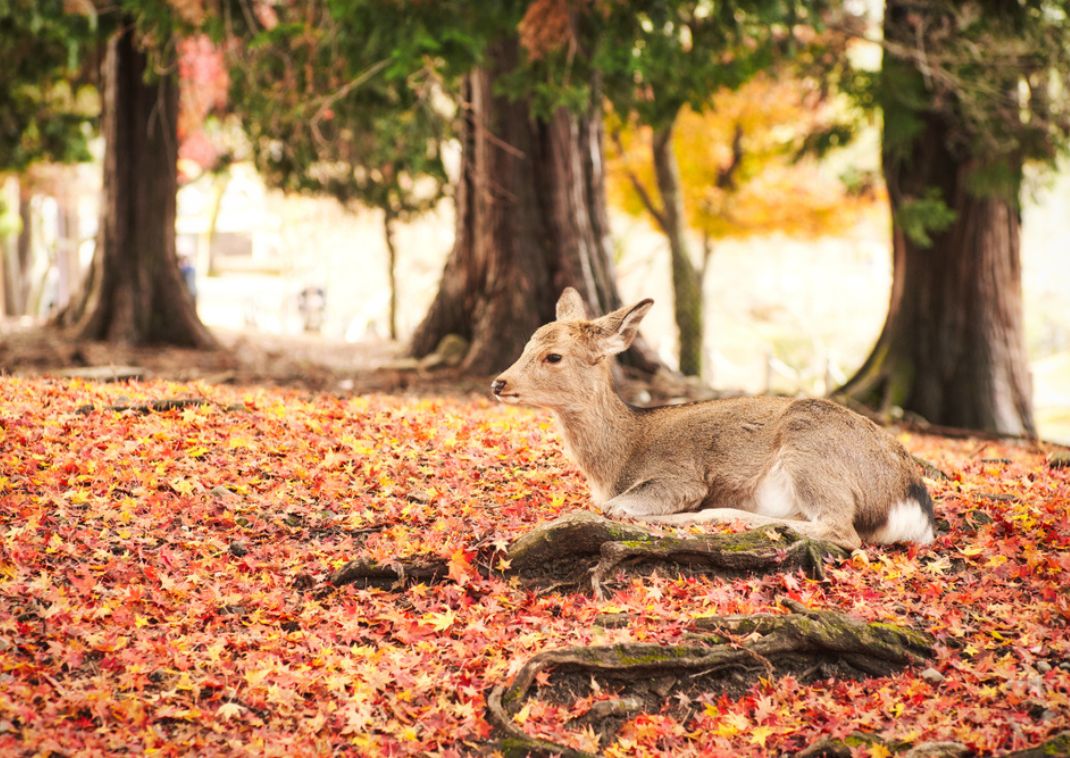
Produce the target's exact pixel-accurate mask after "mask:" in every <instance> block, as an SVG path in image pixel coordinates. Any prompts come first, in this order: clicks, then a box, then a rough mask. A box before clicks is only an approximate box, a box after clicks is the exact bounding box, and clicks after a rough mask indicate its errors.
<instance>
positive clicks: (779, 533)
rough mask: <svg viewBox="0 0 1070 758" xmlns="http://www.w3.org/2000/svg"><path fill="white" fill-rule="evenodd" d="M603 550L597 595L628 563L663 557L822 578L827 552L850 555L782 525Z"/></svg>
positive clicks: (594, 573) (718, 569)
mask: <svg viewBox="0 0 1070 758" xmlns="http://www.w3.org/2000/svg"><path fill="white" fill-rule="evenodd" d="M600 552H601V559H600V560H599V562H598V564H597V565H596V566H595V567H594V568H593V569H592V570H591V578H590V581H591V590H592V592H594V594H595V595H596V596H597V597H602V595H603V592H602V584H603V582H605V580H606V579H607V578H608V577H609V576H611V575H612V573H613V572H614V571H616V569H617V568H619V567H620V566H622V565H624V564H625V563H635V562H639V561H661V562H665V563H675V564H679V565H684V566H689V567H692V568H699V569H702V570H704V571H707V572H709V573H713V574H728V575H732V576H737V575H740V574H752V573H767V572H770V571H789V572H790V571H795V570H796V569H802V570H803V571H805V572H806V573H807V574H808V575H809V576H811V577H812V578H815V579H822V580H823V579H824V578H825V569H824V559H825V557H826V556H829V555H834V556H845V555H846V554H845V553H844V551H843V550H841V549H840V548H838V547H836V546H835V545H833V544H831V543H828V542H819V541H816V540H810V539H806V538H804V537H801V536H799V535H798V534H796V533H795V532H793V531H792V530H791V529H788V528H787V527H782V526H772V527H763V528H761V529H753V530H750V531H746V532H739V533H736V534H710V535H703V536H698V537H687V538H679V537H654V536H652V535H647V538H646V539H645V540H628V541H623V542H604V543H603V544H602V547H601V551H600Z"/></svg>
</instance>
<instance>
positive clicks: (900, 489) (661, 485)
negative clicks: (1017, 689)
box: [492, 287, 933, 550]
mask: <svg viewBox="0 0 1070 758" xmlns="http://www.w3.org/2000/svg"><path fill="white" fill-rule="evenodd" d="M652 305H653V301H652V300H643V301H641V302H639V303H637V304H635V305H633V306H629V307H625V308H621V309H619V310H616V311H613V312H612V313H609V314H607V315H605V316H602V317H601V318H598V319H594V320H589V319H588V317H587V314H586V311H585V308H584V304H583V299H582V298H581V297H580V295H579V293H578V292H576V290H574V289H572V288H571V287H570V288H568V289H566V290H565V291H564V293H563V294H562V295H561V298H560V300H559V301H558V303H557V320H556V321H553V322H551V323H549V324H546V325H545V326H542V327H540V328H539V329H538V330H537V331H536V332H535V334H534V335H533V336H532V337H531V340H530V341H529V342H528V344H527V346H526V347H525V348H524V352H523V354H522V355H521V356H520V358H519V359H518V360H517V361H516V363H514V364H513V365H512V366H510V367H509V368H508V369H507V370H506V371H504V372H503V373H502V374H501V375H499V376H498V378H497V379H496V380H495V381H494V383H493V385H492V389H493V392H494V395H495V397H497V398H498V399H499V400H501V401H503V402H507V403H524V404H527V405H538V406H543V407H546V408H549V409H551V410H552V411H554V413H555V414H556V415H557V418H558V420H559V422H560V424H561V428H562V431H563V432H564V439H565V450H566V453H567V454H568V455H569V457H570V458H572V460H574V461H575V462H576V464H577V465H578V466H579V468H580V469H581V470H582V471H583V473H584V475H585V476H586V477H587V481H588V483H589V485H590V489H591V495H592V498H593V500H594V501H595V503H596V504H597V505H598V506H599V507H600V508H601V509H602V510H603V511H604V512H605V513H606V514H607V515H609V516H611V517H629V518H635V519H642V520H646V521H654V522H661V523H667V524H695V523H736V522H742V523H743V524H745V525H747V526H750V527H753V526H762V525H766V524H785V525H787V526H790V527H791V528H792V529H794V530H795V531H797V532H799V533H800V534H803V535H804V536H807V537H810V538H813V539H821V540H827V541H829V542H833V543H835V544H837V545H839V546H840V547H843V548H845V549H847V550H853V549H855V548H857V547H859V546H860V545H861V544H862V541H863V540H865V541H868V542H875V543H881V544H890V543H894V542H918V543H927V542H930V541H931V540H932V538H933V512H932V500H931V499H930V498H929V493H928V491H927V490H926V488H925V485H924V484H923V483H922V481H921V480H920V479H919V477H918V475H917V472H916V469H915V465H914V462H913V459H912V458H911V456H910V454H909V453H907V451H906V450H905V449H904V448H903V446H902V445H900V444H899V442H898V441H896V440H895V439H894V438H893V437H892V436H890V435H889V434H887V433H886V432H885V431H884V430H882V429H881V428H880V427H878V426H877V425H876V424H874V423H873V422H872V421H870V420H869V419H866V418H864V417H862V416H860V415H858V414H857V413H854V412H853V411H850V410H848V409H846V408H844V407H842V406H840V405H837V404H836V403H833V402H830V401H828V400H820V399H790V398H777V397H743V398H735V399H730V400H712V401H708V402H701V403H691V404H686V405H670V406H663V407H660V408H634V407H631V406H629V405H627V404H626V403H625V402H624V401H623V400H622V399H621V398H620V396H619V395H618V394H617V392H616V390H615V389H614V387H613V381H612V377H611V366H610V364H611V362H612V356H614V355H616V354H617V353H620V352H623V351H624V350H626V349H628V346H629V345H631V343H632V340H634V339H635V335H636V333H637V332H638V328H639V322H640V321H641V320H642V318H643V316H645V315H646V313H647V311H648V310H649V309H650V307H651V306H652Z"/></svg>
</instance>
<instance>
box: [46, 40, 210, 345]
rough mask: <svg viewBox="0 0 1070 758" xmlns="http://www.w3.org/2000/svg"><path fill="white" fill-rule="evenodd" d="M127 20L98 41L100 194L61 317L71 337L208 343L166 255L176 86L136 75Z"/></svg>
mask: <svg viewBox="0 0 1070 758" xmlns="http://www.w3.org/2000/svg"><path fill="white" fill-rule="evenodd" d="M147 65H148V62H147V59H146V56H145V54H144V53H143V52H142V51H141V50H139V49H138V47H137V44H136V40H135V32H134V28H133V24H132V23H127V24H125V25H124V27H123V29H122V30H121V31H119V32H118V33H116V34H115V35H114V36H113V37H112V39H111V41H110V42H109V45H108V55H107V60H106V62H105V66H104V68H105V71H104V83H105V91H104V117H103V123H102V132H103V134H104V144H105V148H104V198H103V208H102V211H101V224H100V235H99V238H98V240H97V250H96V255H95V257H94V261H93V266H92V268H91V269H90V273H89V276H88V277H87V281H86V284H85V290H84V292H83V294H82V296H81V297H80V298H78V299H77V300H76V301H75V302H74V307H72V308H69V309H67V310H66V311H65V312H64V313H63V314H62V316H61V320H62V321H63V322H65V323H67V324H69V325H72V326H73V327H74V332H75V336H76V337H77V338H80V339H99V340H107V341H110V342H118V343H125V344H132V345H141V344H159V343H163V344H171V345H182V346H189V347H201V348H210V347H214V346H215V344H216V343H215V340H214V338H213V337H212V335H211V334H210V333H209V332H208V330H207V329H206V328H205V327H204V325H203V324H202V323H201V322H200V319H199V318H198V317H197V311H196V307H195V305H194V302H193V298H192V296H191V295H190V293H189V291H188V290H187V288H186V287H185V284H184V282H183V280H182V275H181V274H180V273H179V270H178V260H177V258H176V256H175V205H176V200H175V195H176V191H177V188H178V183H177V168H176V162H177V148H178V139H177V135H176V131H175V128H176V119H177V114H178V88H177V83H176V81H175V76H174V74H173V73H168V74H162V75H160V76H153V77H152V78H151V79H150V80H149V81H146V78H145V77H146V73H147Z"/></svg>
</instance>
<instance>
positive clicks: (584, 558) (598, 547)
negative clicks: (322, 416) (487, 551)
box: [331, 511, 846, 597]
mask: <svg viewBox="0 0 1070 758" xmlns="http://www.w3.org/2000/svg"><path fill="white" fill-rule="evenodd" d="M829 556H833V557H845V556H846V553H845V552H844V551H843V550H841V549H840V548H838V547H836V546H835V545H833V544H832V543H829V542H820V541H816V540H811V539H808V538H805V537H801V536H800V535H798V534H797V533H795V532H793V531H792V530H791V529H789V528H788V527H785V526H767V527H762V528H760V529H752V530H748V531H744V532H738V533H735V534H707V535H698V536H689V537H665V536H661V535H657V534H654V533H651V532H648V531H646V530H645V529H643V528H642V527H639V526H634V525H630V524H621V523H618V522H616V521H610V520H609V519H606V518H603V517H601V516H597V515H595V514H593V513H590V512H587V511H579V512H576V513H570V514H567V515H565V516H562V517H561V518H559V519H556V520H555V521H551V522H549V523H546V524H541V525H539V526H538V527H536V528H534V529H532V530H531V531H530V532H528V533H527V534H525V535H523V536H522V537H520V538H519V539H518V540H516V542H514V543H513V544H512V545H511V546H510V548H509V550H508V551H507V553H506V556H505V557H506V559H507V561H508V563H509V566H510V568H509V569H508V572H507V573H508V574H510V575H517V576H520V577H522V578H525V579H528V580H531V581H532V582H533V583H536V584H538V585H541V587H542V589H541V592H542V594H546V593H548V592H551V591H554V590H559V589H564V588H567V589H585V588H587V587H589V588H590V590H591V591H592V592H593V593H594V594H595V595H596V596H598V597H601V596H602V595H603V592H604V587H605V585H606V583H607V582H609V581H610V580H611V579H612V577H613V576H614V574H615V573H616V572H617V570H618V569H621V568H624V567H630V566H636V565H639V564H650V563H669V564H674V565H676V566H680V567H685V568H688V569H691V570H694V571H700V572H704V573H709V574H716V575H722V576H732V577H735V576H742V575H746V574H755V573H769V572H774V571H780V572H792V571H797V570H799V569H802V570H803V571H805V572H806V573H807V574H808V575H809V576H811V577H813V578H816V579H822V580H823V579H824V578H825V571H824V563H825V560H826V559H827V558H828V557H829ZM482 563H486V564H490V563H492V561H491V560H489V559H488V560H486V561H482ZM447 575H448V571H447V570H446V566H445V561H444V560H443V559H439V560H437V561H435V560H432V561H427V560H421V561H420V562H415V563H405V562H392V563H390V564H378V563H373V562H371V561H367V560H363V559H357V560H354V561H350V562H349V563H347V564H346V565H345V566H343V567H342V568H341V569H340V570H339V571H338V572H336V573H335V575H334V576H333V577H332V578H331V583H332V584H333V585H334V586H335V587H339V586H341V585H343V584H349V583H352V582H363V583H364V585H365V586H368V585H372V586H378V587H385V588H393V587H399V586H403V585H404V584H405V583H406V581H408V580H419V581H426V582H434V581H441V580H443V579H445V578H446V577H447Z"/></svg>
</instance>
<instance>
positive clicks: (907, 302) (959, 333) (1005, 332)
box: [838, 2, 1035, 435]
mask: <svg viewBox="0 0 1070 758" xmlns="http://www.w3.org/2000/svg"><path fill="white" fill-rule="evenodd" d="M904 12H905V9H904V8H900V7H898V4H897V3H894V2H893V3H890V4H889V6H888V10H887V11H886V21H885V30H886V35H889V38H892V37H891V36H890V35H891V34H894V33H895V32H894V30H892V29H890V28H889V24H890V23H895V19H897V18H898V15H901V14H902V13H904ZM889 19H892V21H889ZM885 55H886V57H885V63H884V65H885V67H886V68H887V67H888V66H890V65H893V66H901V65H907V64H905V63H904V62H902V61H890V59H889V57H888V53H886V54H885ZM890 107H906V105H905V104H898V105H894V106H890ZM914 115H915V116H917V117H919V118H922V119H923V124H922V127H921V128H920V130H919V132H918V133H917V134H916V135H914V137H913V139H912V140H911V142H910V143H909V145H906V146H904V145H902V144H901V138H900V144H899V145H894V141H893V140H894V138H892V137H890V134H889V129H888V126H887V125H888V124H889V122H891V121H892V120H893V119H892V118H891V117H890V116H889V114H887V113H886V115H885V124H886V126H885V132H884V149H883V163H884V174H885V179H886V181H887V184H888V194H889V197H890V200H891V205H892V217H893V231H892V250H893V259H892V260H893V281H892V296H891V304H890V306H889V310H888V317H887V320H886V322H885V325H884V329H883V331H882V332H881V335H880V337H879V339H878V340H877V344H876V346H875V347H874V349H873V352H872V354H871V355H870V356H869V358H868V359H867V360H866V362H865V364H864V365H863V366H862V368H861V369H859V371H858V373H857V374H856V375H855V376H854V377H853V378H852V379H851V380H849V381H848V382H847V384H846V385H844V386H843V387H842V388H841V389H840V390H839V391H838V392H839V393H840V394H844V395H846V396H848V397H850V398H853V399H855V400H859V401H861V402H863V403H865V404H867V405H873V406H877V407H880V408H882V409H887V408H889V407H891V406H900V407H902V408H903V409H904V410H907V411H910V412H913V413H916V414H919V415H920V416H922V417H924V418H925V419H927V420H928V421H930V422H932V423H934V424H942V425H947V426H957V427H964V428H969V429H979V430H985V431H991V432H998V433H1003V434H1015V435H1020V434H1025V435H1032V434H1035V426H1034V423H1033V412H1032V404H1031V393H1032V387H1031V378H1030V374H1029V366H1028V358H1027V355H1026V347H1025V336H1024V330H1023V322H1022V290H1021V262H1020V256H1019V239H1020V232H1021V219H1020V214H1019V210H1018V206H1017V198H1008V197H1001V196H996V195H994V194H984V195H982V194H980V193H977V192H973V191H971V181H970V180H971V177H973V176H975V175H976V174H977V172H978V171H979V170H983V169H984V168H985V164H984V159H983V158H977V157H967V156H964V155H962V147H961V146H959V147H953V142H952V137H953V135H954V129H955V126H956V125H955V124H953V123H950V122H949V120H948V118H947V117H946V116H943V115H941V114H939V113H935V112H928V113H920V114H914ZM896 121H898V123H899V124H900V125H901V124H902V120H901V119H896ZM890 145H893V146H892V147H890ZM1011 170H1012V171H1016V172H1018V173H1019V174H1020V171H1021V162H1020V161H1018V163H1017V165H1014V166H1011ZM932 187H935V188H937V189H939V191H940V193H941V196H942V197H943V199H944V202H945V203H946V204H947V205H948V207H950V208H951V210H953V211H954V213H955V219H954V221H953V223H952V224H951V225H950V226H949V227H948V228H947V229H945V230H943V231H941V232H938V233H934V234H932V235H931V236H932V239H933V244H932V246H931V247H925V246H922V245H919V244H918V243H917V242H915V241H914V240H912V239H910V238H909V237H908V236H907V235H906V234H905V233H904V231H903V227H902V225H901V224H900V223H899V221H898V217H899V213H900V211H901V210H902V208H903V207H904V204H905V203H907V202H909V201H911V200H913V199H917V198H921V197H923V196H924V195H925V193H926V190H927V189H929V188H932Z"/></svg>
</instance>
